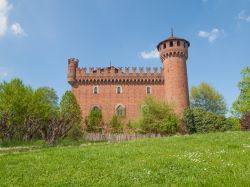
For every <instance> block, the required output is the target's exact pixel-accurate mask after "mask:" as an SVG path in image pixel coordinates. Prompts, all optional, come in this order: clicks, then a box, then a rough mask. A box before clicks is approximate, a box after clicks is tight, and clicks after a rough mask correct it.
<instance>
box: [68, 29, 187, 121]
mask: <svg viewBox="0 0 250 187" xmlns="http://www.w3.org/2000/svg"><path fill="white" fill-rule="evenodd" d="M189 45H190V43H189V42H188V41H187V40H185V39H182V38H177V37H174V36H173V34H171V36H170V37H169V38H167V39H166V40H164V41H162V42H160V43H159V44H158V45H157V49H158V51H159V54H160V59H161V61H162V64H163V66H162V68H161V69H160V71H158V69H157V68H153V70H151V69H150V68H146V71H144V69H143V68H139V69H137V68H132V71H131V70H130V69H129V68H125V69H123V68H115V67H113V66H110V67H104V68H90V69H89V71H87V70H86V68H79V67H78V63H79V61H78V59H75V58H70V59H69V60H68V82H69V84H70V85H71V86H72V92H73V94H74V95H75V96H76V99H77V101H78V103H79V105H80V107H81V111H82V116H83V117H84V118H85V117H86V116H88V114H89V112H90V111H91V110H92V109H96V108H98V109H100V110H101V111H102V116H103V121H104V122H108V121H109V120H110V119H111V118H112V117H113V116H114V115H118V116H123V117H124V118H125V120H126V121H129V120H131V119H135V118H137V117H138V115H139V112H140V104H141V103H142V101H143V99H144V97H145V96H147V95H151V96H152V97H154V98H156V99H157V100H161V101H164V102H167V103H170V104H172V105H173V106H174V109H175V112H176V113H177V114H178V115H179V116H180V117H181V116H182V113H183V111H184V109H185V108H187V107H188V106H189V94H188V79H187V68H186V60H187V59H188V47H189Z"/></svg>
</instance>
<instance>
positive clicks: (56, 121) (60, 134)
mask: <svg viewBox="0 0 250 187" xmlns="http://www.w3.org/2000/svg"><path fill="white" fill-rule="evenodd" d="M48 119H49V122H48V125H47V126H45V128H43V130H42V136H43V138H44V140H45V141H46V142H47V143H48V144H54V143H55V142H56V141H57V140H58V139H60V138H64V137H66V136H67V135H68V133H69V131H70V130H71V129H72V128H73V127H74V126H79V125H80V124H81V120H82V118H81V110H80V107H79V105H78V104H77V101H76V98H75V96H74V95H73V94H72V93H71V92H70V91H66V92H65V93H64V95H63V97H62V100H61V102H60V106H59V109H58V110H56V111H55V112H53V113H51V114H50V115H49V117H48Z"/></svg>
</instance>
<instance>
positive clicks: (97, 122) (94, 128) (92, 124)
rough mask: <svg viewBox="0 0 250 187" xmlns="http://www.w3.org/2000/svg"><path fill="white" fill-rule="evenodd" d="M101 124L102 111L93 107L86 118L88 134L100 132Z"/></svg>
mask: <svg viewBox="0 0 250 187" xmlns="http://www.w3.org/2000/svg"><path fill="white" fill-rule="evenodd" d="M101 122H102V111H101V110H100V109H99V108H97V107H94V108H93V109H92V110H91V111H90V113H89V116H88V117H87V120H86V126H87V131H88V132H100V129H101Z"/></svg>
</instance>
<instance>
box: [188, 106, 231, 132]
mask: <svg viewBox="0 0 250 187" xmlns="http://www.w3.org/2000/svg"><path fill="white" fill-rule="evenodd" d="M184 121H185V123H186V126H187V129H188V132H189V133H190V134H192V133H207V132H215V131H226V130H230V129H231V128H232V124H231V122H230V121H229V120H228V119H227V118H225V116H223V115H217V114H214V113H212V112H208V111H206V110H204V109H202V108H193V109H186V110H185V112H184Z"/></svg>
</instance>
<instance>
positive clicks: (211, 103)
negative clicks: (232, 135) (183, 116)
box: [190, 82, 226, 115]
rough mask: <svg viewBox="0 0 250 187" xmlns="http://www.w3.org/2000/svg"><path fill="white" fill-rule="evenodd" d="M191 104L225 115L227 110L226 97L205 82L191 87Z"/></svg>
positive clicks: (193, 106)
mask: <svg viewBox="0 0 250 187" xmlns="http://www.w3.org/2000/svg"><path fill="white" fill-rule="evenodd" d="M190 105H191V108H203V109H204V110H206V111H208V112H212V113H215V114H222V115H224V114H225V112H226V104H225V101H224V97H223V96H222V95H221V94H220V93H219V92H218V91H216V90H215V89H214V88H213V87H212V86H211V85H209V84H207V83H205V82H202V83H201V84H200V85H199V86H197V87H195V86H193V87H192V88H191V91H190Z"/></svg>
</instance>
